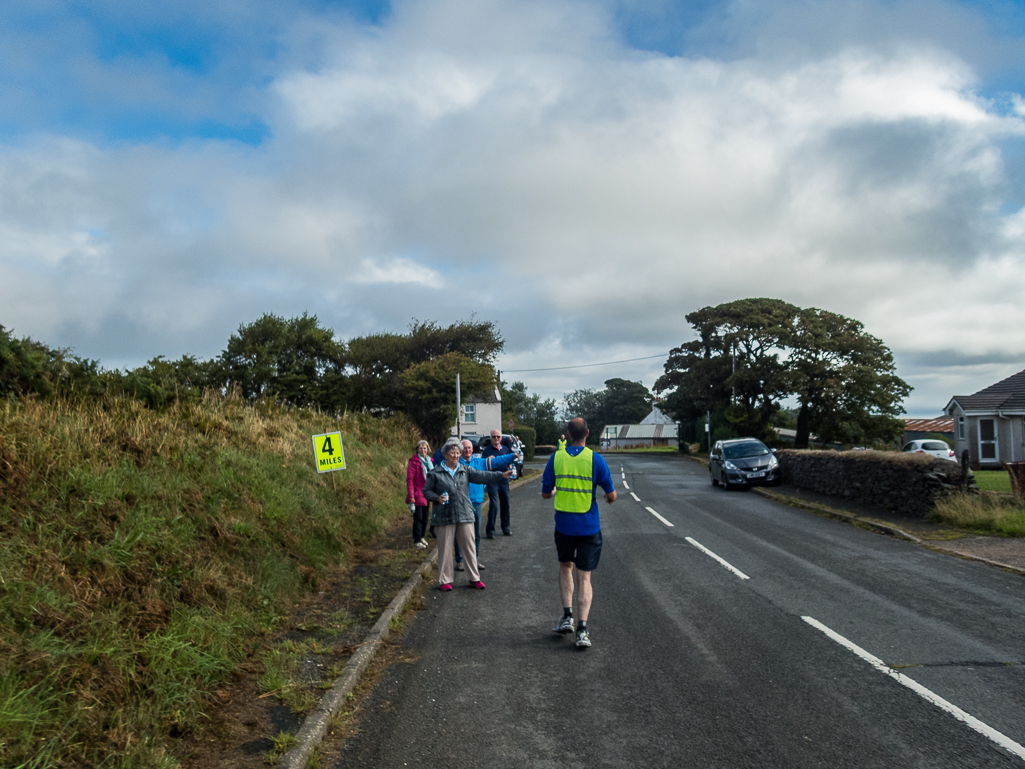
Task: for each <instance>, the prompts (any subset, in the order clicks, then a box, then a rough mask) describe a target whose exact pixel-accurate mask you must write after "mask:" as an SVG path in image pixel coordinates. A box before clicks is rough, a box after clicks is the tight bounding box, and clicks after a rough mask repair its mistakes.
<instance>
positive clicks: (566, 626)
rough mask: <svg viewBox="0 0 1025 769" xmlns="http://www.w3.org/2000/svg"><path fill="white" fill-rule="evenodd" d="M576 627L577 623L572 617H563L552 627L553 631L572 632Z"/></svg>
mask: <svg viewBox="0 0 1025 769" xmlns="http://www.w3.org/2000/svg"><path fill="white" fill-rule="evenodd" d="M576 627H577V623H576V622H575V621H574V620H573V617H563V618H562V619H560V620H559V622H558V623H557V624H556V625H555V627H553V628H552V632H553V633H564V634H565V633H572V632H573V631H574V630H575V629H576Z"/></svg>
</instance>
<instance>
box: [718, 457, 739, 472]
mask: <svg viewBox="0 0 1025 769" xmlns="http://www.w3.org/2000/svg"><path fill="white" fill-rule="evenodd" d="M722 466H723V467H725V468H726V469H727V470H736V469H737V466H736V465H735V464H733V463H732V462H730V460H728V459H727V460H726V461H725V462H723V463H722Z"/></svg>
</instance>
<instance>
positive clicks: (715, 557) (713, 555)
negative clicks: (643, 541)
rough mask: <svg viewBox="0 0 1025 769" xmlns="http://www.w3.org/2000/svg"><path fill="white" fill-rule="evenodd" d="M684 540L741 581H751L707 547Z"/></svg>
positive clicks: (689, 539) (690, 540) (696, 542)
mask: <svg viewBox="0 0 1025 769" xmlns="http://www.w3.org/2000/svg"><path fill="white" fill-rule="evenodd" d="M648 509H649V510H650V509H651V508H650V507H649V508H648ZM686 539H687V541H688V542H690V543H691V544H692V545H694V547H696V548H697V549H698V550H700V551H701V552H702V553H704V554H705V555H707V556H709V557H711V558H714V559H715V560H717V561H718V562H719V563H721V564H722V565H723V566H725V567H726V568H727V569H729V570H730V571H732V572H733V573H734V574H736V575H737V576H738V577H740V578H741V579H751V578H750V577H749V576H747V575H746V574H745V573H744V572H742V571H741V570H740V569H738V568H736V567H735V566H734V565H733V564H731V563H729V562H728V561H725V560H723V559H722V558H720V557H719V556H717V555H716V554H715V553H713V552H712V551H711V550H709V549H708V548H707V547H705V546H704V545H702V544H701V543H700V542H698V541H697V540H695V539H691V538H690V537H687V538H686Z"/></svg>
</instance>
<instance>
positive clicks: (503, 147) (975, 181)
mask: <svg viewBox="0 0 1025 769" xmlns="http://www.w3.org/2000/svg"><path fill="white" fill-rule="evenodd" d="M868 7H869V6H866V5H864V4H858V5H857V6H856V10H857V9H860V11H862V12H865V9H866V8H868ZM871 7H872V8H875V6H871ZM936 7H937V8H941V7H942V8H947V6H941V5H937V6H936ZM773 8H775V11H776V15H775V16H773V17H772V19H774V20H775V21H778V20H779V18H780V16H779V14H780V13H783V10H786V9H789V11H791V12H792V11H793V7H792V6H783V5H776V6H773ZM730 9H731V14H732V21H731V22H730V23H732V24H734V25H737V24H740V23H741V22H742V21H743V20H744V19H745V18H750V17H751V15H752V14H755V15H757V12H756V11H754V10H752V8H751V7H747V6H744V5H743V4H739V3H738V4H734V5H732V6H730ZM781 9H782V10H781ZM894 13H896V11H894ZM966 14H967V16H968V17H970V13H969V12H968V11H966V10H964V9H958V10H957V12H956V13H953V12H951V13H948V14H947V16H948V17H950V18H954V17H957V18H959V19H963V18H964V17H965V16H966ZM898 15H899V14H898ZM814 16H815V14H814V13H811V12H809V18H808V19H806V21H807V24H808V25H809V29H812V28H816V29H818V28H820V27H821V19H815V18H811V17H814ZM614 19H615V13H614V12H613V10H612V9H610V8H604V7H603V6H601V5H596V4H591V3H586V4H585V3H575V2H545V3H539V2H533V1H532V0H530V1H528V0H524V1H523V2H499V1H498V0H492V1H489V2H477V3H466V2H459V1H458V0H432V1H431V2H408V1H403V2H396V3H393V5H392V10H391V13H390V15H389V16H388V17H387V18H384V19H382V20H380V22H379V23H378V24H375V25H367V24H359V23H355V22H352V21H351V20H348V19H344V18H343V19H339V18H330V19H328V18H321V19H318V18H314V17H312V16H306V17H304V18H303V19H302V22H301V24H297V25H296V26H295V27H293V28H292V29H291V31H290V32H289V33H287V34H284V35H282V36H281V39H282V40H284V41H286V42H287V41H293V42H294V44H295V45H299V44H300V43H301V44H302V46H305V47H304V49H303V50H302V51H301V53H300V52H299V51H295V50H292V51H285V52H284V53H283V54H282V55H281V57H280V60H279V68H278V70H277V71H276V72H275V73H274V76H273V77H272V78H271V80H270V82H269V83H268V84H267V85H266V86H265V91H264V93H263V94H262V95H260V96H259V97H258V98H255V99H253V100H251V101H250V103H252V104H263V105H265V107H264V109H265V113H264V114H262V115H261V116H260V119H262V120H264V121H266V123H267V125H268V126H270V137H269V138H268V139H267V140H266V141H264V142H263V144H261V145H260V146H258V147H246V146H242V145H239V144H237V143H233V142H225V141H203V142H186V143H178V144H168V143H155V144H150V145H146V146H138V147H133V146H124V145H117V146H112V145H104V144H102V143H98V142H88V141H71V140H69V139H62V138H60V137H59V136H58V137H49V138H36V139H34V140H33V141H30V142H28V143H26V144H23V145H22V146H20V147H15V146H13V145H12V146H9V147H7V148H6V150H5V151H3V152H0V195H3V196H5V197H6V202H9V203H11V205H10V206H7V205H5V206H3V207H0V233H3V234H5V236H6V237H5V238H4V245H3V246H2V248H0V269H2V270H3V273H4V276H5V278H6V279H5V280H4V281H3V285H2V286H0V302H2V304H3V307H4V317H3V318H0V322H4V323H5V325H13V326H18V327H19V330H20V331H22V332H24V333H32V334H33V335H34V336H37V337H40V338H44V339H48V340H50V341H52V342H54V343H64V339H63V338H61V335H62V334H65V335H66V334H67V333H69V332H68V331H67V330H68V329H71V328H76V329H80V331H79V332H78V333H77V334H76V346H78V345H79V344H80V340H88V345H89V350H95V351H98V352H92V354H94V355H96V354H100V352H102V355H103V357H104V362H105V363H108V364H109V363H110V361H111V359H113V360H117V361H126V362H127V361H130V360H133V359H134V360H141V359H145V358H146V357H150V356H151V355H155V354H158V353H165V354H179V353H180V352H186V351H188V352H194V353H197V354H201V355H210V354H215V353H216V352H217V350H218V349H219V346H221V345H223V343H224V341H225V340H226V339H227V335H228V334H229V333H230V332H231V330H233V329H234V327H235V326H236V325H238V323H240V322H245V321H248V320H251V319H252V318H253V317H255V316H256V315H258V314H260V313H262V312H278V313H281V314H286V315H294V314H298V313H301V312H303V311H310V312H314V313H316V314H318V315H319V316H320V317H321V319H322V320H324V321H325V322H326V323H327V324H328V325H331V326H333V327H334V328H335V329H336V331H337V332H338V333H340V334H341V335H343V336H347V335H353V334H359V333H368V332H372V331H378V330H382V329H386V328H390V329H392V330H396V329H400V328H402V327H404V326H405V325H406V323H408V321H409V319H410V318H412V317H420V318H437V319H438V320H440V321H441V322H452V321H454V320H456V319H458V318H462V317H467V316H468V315H469V314H470V313H471V312H476V313H477V314H478V315H479V316H480V317H485V318H490V319H494V320H495V321H496V322H498V324H499V326H500V327H501V328H502V330H503V333H504V335H505V337H506V339H507V342H508V352H507V355H506V356H505V357H504V358H503V361H502V366H503V368H505V369H507V370H513V369H526V368H542V367H556V366H560V365H571V364H579V363H593V362H596V361H604V360H619V359H625V358H635V357H642V356H644V355H650V354H657V353H660V352H664V351H665V350H668V349H669V348H670V347H673V346H675V345H677V344H679V343H680V342H682V341H684V340H685V339H686V338H689V336H690V333H689V332H690V329H689V328H688V326H687V323H686V321H685V319H684V316H685V315H686V313H687V312H689V311H691V310H694V309H697V308H699V307H702V306H705V305H711V304H717V303H719V302H723V301H730V300H732V299H737V298H742V297H745V296H774V297H779V298H782V299H786V300H788V301H792V302H794V303H796V304H800V305H803V306H818V307H822V308H824V309H829V310H832V311H835V312H840V313H843V314H845V315H849V316H852V317H855V318H858V319H860V320H862V321H863V322H864V323H865V324H866V327H867V329H868V330H869V331H870V332H871V333H873V334H875V335H877V336H879V337H881V338H882V339H883V340H884V341H885V342H886V343H887V344H888V345H889V346H890V347H891V348H893V349H894V350H895V352H897V353H898V360H907V361H919V363H915V364H914V365H912V364H911V363H909V364H908V365H909V368H910V370H914V371H915V374H914V377H910V376H909V377H908V378H909V379H910V380H911V381H912V384H915V383H916V381H918V382H920V387H919V391H918V392H917V393H916V394H915V396H913V401H912V404H911V405H912V407H916V406H915V404H916V403H921V406H920V408H922V409H926V410H935V409H936V408H939V407H940V406H942V405H943V403H945V400H946V397H948V395H944V394H943V393H944V390H943V388H944V387H945V386H946V384H945V382H946V380H945V379H944V373H943V372H944V371H945V370H946V368H948V367H945V366H944V364H943V363H942V360H943V355H942V354H943V352H944V351H949V350H958V349H960V350H966V349H971V350H975V351H983V354H984V355H988V356H990V357H988V358H986V359H985V360H980V361H976V362H975V363H974V364H972V365H974V366H975V367H976V368H975V369H974V370H975V371H977V372H979V374H980V376H989V374H990V373H992V372H991V371H990V370H988V369H987V370H985V371H983V368H980V367H983V366H986V365H990V364H992V365H996V366H997V367H998V368H999V367H1000V366H1008V365H1013V363H1008V362H1006V361H1007V359H1008V358H1010V359H1011V360H1012V361H1013V360H1014V359H1015V356H1017V359H1019V360H1021V359H1025V341H1023V339H1022V337H1021V335H1020V334H1019V333H1017V329H1018V328H1021V327H1022V326H1023V324H1025V311H1023V310H1022V309H1021V308H1020V302H1018V301H1017V298H1018V297H1020V296H1021V290H1022V289H1023V288H1025V219H1023V216H1025V214H1022V213H1021V212H1012V213H1007V211H1006V210H1005V206H1004V200H1005V196H1006V194H1007V191H1008V189H1009V188H1010V187H1012V186H1013V185H1014V184H1018V183H1020V180H1016V179H1010V178H1009V169H1008V167H1007V165H1006V163H1005V161H1004V159H1003V157H1002V154H1001V149H1002V146H1003V143H1004V142H1006V141H1008V140H1009V139H1016V138H1019V137H1021V136H1022V134H1023V131H1025V119H1023V115H1022V112H1021V109H1020V104H1021V99H1020V97H1017V96H1015V97H1014V99H1016V101H1015V100H1013V99H1010V100H1009V103H1013V104H1014V105H1018V106H1017V107H1016V108H1011V109H1002V108H999V107H998V105H996V104H995V103H994V102H993V101H992V100H990V99H989V98H988V97H985V96H984V95H982V93H983V90H984V89H983V88H982V87H981V84H980V82H979V75H978V72H977V71H976V69H974V68H973V66H972V65H971V64H970V63H969V61H968V60H967V58H966V57H965V56H963V55H959V54H958V53H956V52H954V51H952V50H951V48H950V47H949V46H945V45H944V42H945V40H946V38H945V37H944V36H943V35H941V34H939V33H937V34H936V35H935V36H934V37H933V38H932V39H922V37H921V36H916V37H913V36H911V35H907V36H905V37H901V36H900V35H896V36H895V35H894V33H893V32H892V31H889V32H888V33H887V36H886V38H885V39H882V38H880V39H879V40H878V41H876V42H874V41H873V39H872V37H871V35H869V34H867V32H864V30H867V29H868V26H866V25H867V22H866V23H865V24H862V25H861V26H860V27H858V29H859V30H861V32H859V34H857V35H853V36H852V37H850V38H848V39H837V38H836V37H835V36H833V37H831V38H830V40H831V42H830V44H829V45H828V46H824V45H823V44H822V42H821V40H816V41H813V42H809V44H808V46H806V47H805V48H804V49H802V50H801V51H800V53H799V55H794V54H792V53H791V54H788V55H783V54H781V52H780V49H779V47H778V46H776V45H774V44H772V41H771V40H769V39H767V38H765V37H764V35H766V34H768V33H764V32H763V33H758V32H756V31H754V28H753V26H751V27H746V28H744V30H743V31H744V35H745V36H746V37H744V39H745V40H748V41H749V42H747V43H744V44H738V45H737V46H736V49H735V52H734V54H735V55H732V56H726V55H718V56H713V55H710V54H709V53H708V52H709V51H711V50H712V47H709V46H706V47H705V49H704V50H705V53H698V52H695V51H689V52H688V51H686V50H681V52H680V53H679V55H667V54H665V53H662V52H655V51H643V50H638V49H636V48H632V47H630V46H629V45H628V44H626V43H625V42H624V41H623V39H622V37H621V35H620V32H619V30H618V29H617V28H616V26H615V22H614ZM762 20H763V21H765V18H764V17H763V18H762ZM716 23H725V22H723V21H722V19H721V18H720V19H719V21H718V22H716ZM897 26H898V27H899V26H900V25H899V24H898V25H897ZM779 28H780V27H779V25H776V26H773V24H769V25H768V29H770V30H772V29H779ZM709 29H710V27H709V26H707V25H706V26H704V27H696V28H694V29H693V30H691V32H690V36H691V39H697V38H699V37H700V36H701V35H702V34H704V35H706V36H707V35H709V34H710V33H709ZM788 29H791V33H790V34H791V35H793V34H794V33H793V28H792V27H788ZM863 32H864V33H863ZM974 33H975V34H977V35H982V32H979V31H978V29H975V32H974ZM759 34H761V35H762V37H759ZM808 37H809V40H810V38H811V37H813V36H812V35H811V33H810V32H809V34H808ZM46 298H48V299H50V302H49V304H50V308H49V310H50V311H49V312H45V311H43V310H41V309H40V307H41V306H42V303H43V302H44V301H45V299H46ZM54 307H57V308H59V309H57V310H54V309H53V308H54ZM182 308H187V309H188V311H187V312H182V311H181V310H182ZM112 319H116V322H112ZM117 328H121V329H122V330H123V331H122V332H121V333H120V334H118V333H117V331H112V330H111V329H117ZM83 335H84V336H83ZM144 350H145V352H144ZM930 355H932V356H934V357H932V358H928V356H930ZM916 356H918V357H916ZM922 356H926V357H922ZM935 356H938V357H935ZM927 358H928V359H929V360H930V361H932V362H930V363H929V364H928V366H926V365H924V364H921V363H920V361H923V360H926V359H927ZM1000 361H1004V362H1000ZM531 364H535V365H531ZM959 365H961V364H955V363H951V364H950V368H951V370H953V367H954V366H959ZM969 368H970V367H969ZM658 370H659V365H658V361H655V362H653V363H638V364H635V365H631V366H629V367H626V368H622V367H620V368H618V369H616V368H615V367H614V370H606V369H581V370H578V371H574V372H569V373H566V372H563V373H558V372H551V373H536V374H535V373H529V374H528V373H524V375H523V377H519V376H516V375H512V378H523V379H524V381H526V382H527V383H528V385H530V386H532V387H533V388H534V389H536V390H538V391H541V392H542V393H543V394H546V395H554V396H561V395H562V394H563V393H564V392H568V391H570V390H572V389H575V388H576V387H578V386H600V385H601V382H603V381H604V379H607V378H609V377H610V376H625V377H626V378H632V379H643V380H644V381H645V382H646V383H647V384H649V385H650V384H651V382H652V381H653V379H654V376H656V375H657V373H658ZM963 370H964V368H963V366H962V367H961V368H959V369H958V371H963ZM915 377H917V378H918V379H917V380H916V379H915ZM950 381H953V380H950ZM988 383H989V382H986V381H980V383H979V387H981V386H984V385H985V384H988ZM948 389H949V388H948ZM975 389H978V388H975ZM915 399H917V400H915Z"/></svg>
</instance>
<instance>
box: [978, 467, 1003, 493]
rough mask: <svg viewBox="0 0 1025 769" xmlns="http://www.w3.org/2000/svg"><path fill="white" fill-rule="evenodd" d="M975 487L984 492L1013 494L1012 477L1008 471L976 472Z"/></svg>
mask: <svg viewBox="0 0 1025 769" xmlns="http://www.w3.org/2000/svg"><path fill="white" fill-rule="evenodd" d="M975 485H976V486H978V487H979V488H980V489H982V490H983V491H1002V492H1004V493H1005V494H1010V493H1011V476H1010V475H1008V473H1007V471H1006V470H976V471H975Z"/></svg>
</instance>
